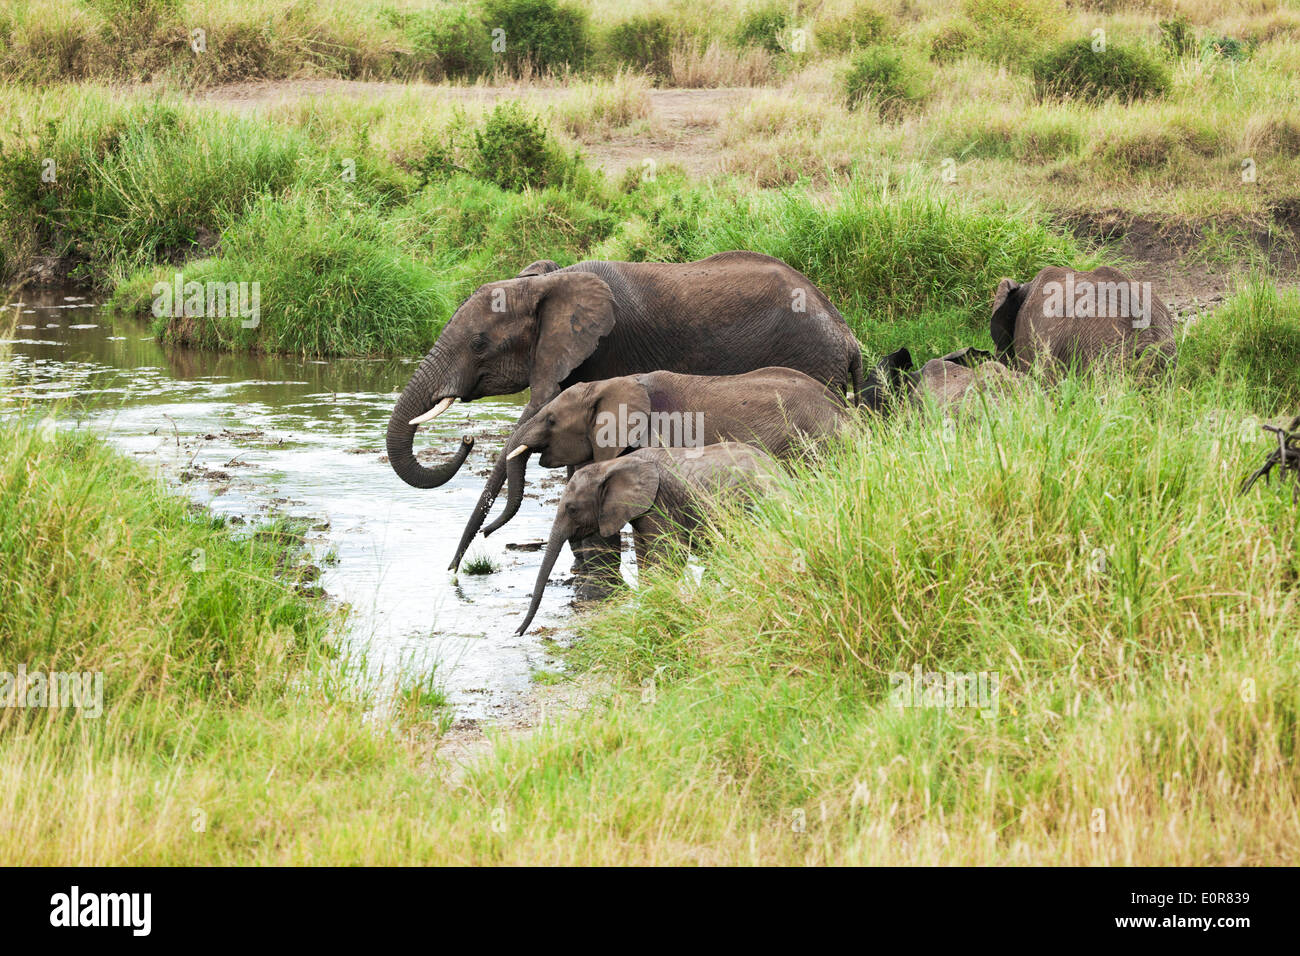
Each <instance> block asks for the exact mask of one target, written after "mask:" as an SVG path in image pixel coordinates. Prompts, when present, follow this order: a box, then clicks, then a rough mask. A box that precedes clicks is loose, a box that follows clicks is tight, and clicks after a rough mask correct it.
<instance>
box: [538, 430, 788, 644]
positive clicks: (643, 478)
mask: <svg viewBox="0 0 1300 956" xmlns="http://www.w3.org/2000/svg"><path fill="white" fill-rule="evenodd" d="M779 470H780V469H779V466H778V465H777V464H776V462H775V460H773V459H772V458H771V456H769V455H768V454H767V453H766V452H763V451H761V450H759V449H757V448H755V447H753V446H752V445H746V444H743V443H741V442H720V443H718V444H716V445H706V446H705V447H703V448H640V449H637V450H636V451H634V452H630V453H629V454H626V455H623V456H621V457H619V458H613V459H610V460H608V461H600V462H596V463H594V464H591V465H587V466H586V467H585V468H579V469H578V470H577V471H576V472H574V474H573V477H572V478H570V479H569V483H568V485H567V486H566V487H565V489H564V494H563V495H562V496H561V497H560V503H559V506H558V507H557V509H556V514H555V523H554V524H553V525H552V526H551V538H550V541H548V542H547V545H546V555H545V557H543V558H542V567H541V570H539V571H538V572H537V583H536V584H535V585H534V586H533V599H532V603H531V604H530V605H529V607H528V616H527V617H526V618H525V619H524V623H523V624H521V625H520V627H519V630H518V631H517V632H516V633H519V634H523V633H524V632H525V631H527V630H528V625H529V624H531V623H532V622H533V615H535V614H536V613H537V608H538V606H539V605H540V604H541V603H542V592H543V591H545V590H546V582H547V580H548V579H549V578H550V576H551V570H552V569H553V568H554V567H555V559H556V558H558V557H559V555H560V549H561V548H563V547H564V542H565V541H568V542H570V545H572V544H573V542H574V541H575V540H581V539H582V538H584V537H586V536H588V535H592V534H599V535H601V536H603V537H612V536H617V535H618V533H619V532H620V531H621V530H622V528H623V526H624V525H625V524H627V523H628V522H631V523H632V531H633V535H634V541H635V543H636V566H637V572H638V573H640V572H642V571H644V570H645V569H646V568H647V567H648V566H650V565H651V564H652V563H655V562H657V561H660V560H662V559H663V558H664V557H665V555H666V554H667V553H671V545H670V542H672V543H675V544H678V545H680V546H682V547H686V548H689V547H690V545H691V541H692V538H693V536H694V534H695V532H696V531H697V530H698V529H699V526H700V524H701V523H703V521H704V520H705V518H706V517H707V516H708V514H709V512H710V511H711V510H713V509H714V508H715V507H717V506H718V504H720V503H722V502H724V501H726V500H727V499H737V500H743V499H744V498H745V497H747V496H750V495H753V494H755V493H757V492H762V491H768V490H771V489H772V488H773V487H775V485H776V480H777V478H776V476H777V473H778V471H779Z"/></svg>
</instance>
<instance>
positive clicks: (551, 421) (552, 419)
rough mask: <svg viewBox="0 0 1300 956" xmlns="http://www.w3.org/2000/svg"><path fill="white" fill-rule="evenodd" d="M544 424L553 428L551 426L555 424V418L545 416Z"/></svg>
mask: <svg viewBox="0 0 1300 956" xmlns="http://www.w3.org/2000/svg"><path fill="white" fill-rule="evenodd" d="M546 424H548V425H552V426H553V425H554V424H555V416H554V415H547V416H546Z"/></svg>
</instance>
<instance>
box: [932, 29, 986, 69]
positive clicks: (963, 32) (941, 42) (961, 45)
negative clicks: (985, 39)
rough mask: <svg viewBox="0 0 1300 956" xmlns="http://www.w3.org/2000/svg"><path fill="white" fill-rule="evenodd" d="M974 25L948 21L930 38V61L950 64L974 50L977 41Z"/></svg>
mask: <svg viewBox="0 0 1300 956" xmlns="http://www.w3.org/2000/svg"><path fill="white" fill-rule="evenodd" d="M978 38H979V36H978V32H977V31H976V29H975V25H974V24H972V23H971V22H970V21H969V20H949V21H948V22H947V23H945V24H944V25H943V26H941V27H939V29H938V30H936V31H935V32H934V33H933V34H932V35H931V37H930V43H929V47H930V59H932V60H934V62H936V63H951V62H953V61H954V60H959V59H961V58H962V57H963V56H964V55H965V54H967V53H969V52H970V51H972V50H973V49H975V46H976V41H977V40H978Z"/></svg>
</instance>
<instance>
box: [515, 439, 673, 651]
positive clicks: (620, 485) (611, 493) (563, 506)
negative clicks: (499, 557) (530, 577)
mask: <svg viewBox="0 0 1300 956" xmlns="http://www.w3.org/2000/svg"><path fill="white" fill-rule="evenodd" d="M658 494H659V468H658V466H657V465H656V464H655V463H654V462H653V461H647V460H646V459H644V458H640V457H637V456H633V457H630V458H616V459H614V460H612V461H605V462H598V463H595V464H591V465H588V466H587V467H585V468H579V469H578V470H577V471H576V472H574V474H573V477H572V478H570V479H569V483H568V485H567V486H566V487H565V489H564V494H563V495H561V496H560V503H559V505H558V506H557V508H556V514H555V523H554V524H553V525H552V526H551V537H550V540H549V541H548V542H547V544H546V554H545V556H544V557H543V558H542V566H541V568H540V570H538V572H537V582H536V583H535V584H534V585H533V599H532V603H530V604H529V606H528V616H527V617H525V618H524V623H523V624H521V625H520V626H519V630H518V631H516V632H515V633H517V634H523V633H524V632H525V631H527V630H528V625H530V624H531V623H532V622H533V617H534V615H536V614H537V608H538V607H539V606H540V605H541V603H542V593H543V592H544V591H545V590H546V582H547V580H548V579H549V578H550V576H551V571H552V570H553V569H554V568H555V561H556V558H558V557H559V556H560V549H561V548H563V547H564V542H565V541H572V540H580V539H582V538H585V537H588V536H590V535H593V534H597V533H599V534H600V535H602V536H604V537H609V536H610V535H614V534H617V533H618V532H619V531H620V530H621V529H622V528H623V526H624V525H625V524H627V523H628V522H629V521H633V520H635V519H636V518H639V517H641V516H642V515H644V514H646V513H647V512H649V511H650V510H651V509H653V508H654V506H655V499H656V496H657V495H658Z"/></svg>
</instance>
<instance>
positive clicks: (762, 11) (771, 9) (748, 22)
mask: <svg viewBox="0 0 1300 956" xmlns="http://www.w3.org/2000/svg"><path fill="white" fill-rule="evenodd" d="M789 28H790V14H789V13H788V12H787V11H786V9H785V7H784V6H783V5H781V4H777V3H774V4H769V5H767V6H761V7H755V8H753V9H750V10H747V11H745V13H744V15H742V16H741V18H740V24H739V26H737V27H736V30H735V33H734V34H733V37H734V39H735V41H736V43H737V45H739V46H758V47H762V48H763V49H764V50H767V51H768V52H769V53H780V52H782V51H783V50H785V49H786V47H787V46H788V36H787V34H788V31H789Z"/></svg>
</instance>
